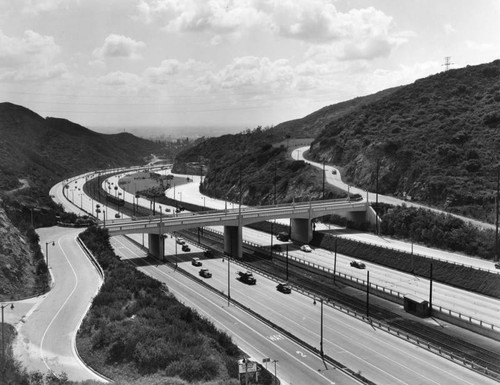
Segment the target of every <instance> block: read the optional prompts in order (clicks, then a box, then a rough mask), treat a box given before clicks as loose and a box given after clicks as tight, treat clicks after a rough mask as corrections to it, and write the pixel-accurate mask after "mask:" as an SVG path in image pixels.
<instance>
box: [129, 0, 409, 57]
mask: <svg viewBox="0 0 500 385" xmlns="http://www.w3.org/2000/svg"><path fill="white" fill-rule="evenodd" d="M137 9H138V12H139V14H140V16H141V19H142V20H143V21H145V22H147V23H158V24H159V25H161V26H162V27H163V28H164V29H165V30H167V31H169V32H175V33H184V32H191V33H208V34H209V39H208V41H209V43H210V44H212V45H219V44H221V42H222V41H223V40H224V38H225V37H227V36H231V37H236V38H238V37H241V36H243V35H244V34H245V33H248V32H249V31H251V30H252V29H253V28H259V31H264V32H267V33H268V34H274V35H275V36H280V37H282V38H285V39H291V40H297V41H303V42H307V43H308V44H311V43H312V44H314V45H332V44H338V43H341V44H342V47H341V51H342V52H343V53H342V54H341V55H339V56H341V58H342V59H344V60H358V59H371V58H375V57H380V56H387V55H388V54H389V53H390V52H391V50H393V49H394V48H396V47H397V46H398V45H400V44H402V43H403V42H405V41H406V39H405V38H404V37H403V36H401V33H399V36H398V35H397V34H396V33H395V32H394V31H393V21H392V17H390V16H388V15H386V14H385V13H384V12H382V11H380V10H377V9H375V8H373V7H368V8H363V9H351V10H349V11H348V12H341V11H339V10H337V8H336V7H335V5H334V4H333V3H332V2H331V1H330V0H206V1H196V0H183V1H177V0H140V3H139V5H138V8H137Z"/></svg>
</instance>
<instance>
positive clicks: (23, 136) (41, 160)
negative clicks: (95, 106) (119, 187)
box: [0, 103, 161, 191]
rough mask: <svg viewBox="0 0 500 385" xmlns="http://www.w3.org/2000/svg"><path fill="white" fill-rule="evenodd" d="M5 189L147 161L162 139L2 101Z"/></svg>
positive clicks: (0, 165)
mask: <svg viewBox="0 0 500 385" xmlns="http://www.w3.org/2000/svg"><path fill="white" fill-rule="evenodd" d="M0 136H1V137H2V141H1V142H0V173H1V174H0V175H1V177H0V191H1V190H11V189H14V188H16V187H18V186H19V184H20V182H19V179H26V180H27V181H28V183H29V184H30V186H37V187H39V188H42V189H44V190H46V191H48V188H50V186H52V185H53V184H55V183H57V182H59V181H61V180H62V179H64V178H66V177H68V176H72V175H78V174H80V173H82V172H85V171H87V170H98V169H103V168H112V167H116V166H127V165H137V164H144V163H145V161H146V159H147V157H148V156H149V155H150V154H151V153H158V152H160V151H161V146H160V145H158V144H157V143H154V142H151V141H148V140H145V139H140V138H137V137H135V136H133V135H131V134H128V133H120V134H114V135H105V134H99V133H96V132H94V131H91V130H89V129H87V128H85V127H82V126H80V125H78V124H75V123H72V122H70V121H68V120H65V119H58V118H46V119H44V118H42V117H41V116H39V115H37V114H36V113H34V112H33V111H30V110H28V109H27V108H24V107H22V106H18V105H14V104H11V103H0Z"/></svg>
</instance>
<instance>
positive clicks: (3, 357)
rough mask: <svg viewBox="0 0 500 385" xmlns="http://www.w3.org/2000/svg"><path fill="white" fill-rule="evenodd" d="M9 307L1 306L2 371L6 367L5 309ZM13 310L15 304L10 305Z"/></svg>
mask: <svg viewBox="0 0 500 385" xmlns="http://www.w3.org/2000/svg"><path fill="white" fill-rule="evenodd" d="M7 306H9V305H1V308H2V370H3V368H4V367H5V336H4V331H3V325H4V320H3V309H5V308H6V307H7ZM10 308H11V310H12V309H14V304H13V303H11V304H10Z"/></svg>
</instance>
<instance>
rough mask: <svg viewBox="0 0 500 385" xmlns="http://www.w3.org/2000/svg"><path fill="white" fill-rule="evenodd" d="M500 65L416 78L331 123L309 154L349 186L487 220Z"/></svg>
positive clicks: (497, 138)
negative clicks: (331, 166) (337, 171)
mask: <svg viewBox="0 0 500 385" xmlns="http://www.w3.org/2000/svg"><path fill="white" fill-rule="evenodd" d="M499 128H500V60H496V61H494V62H492V63H489V64H482V65H478V66H468V67H466V68H462V69H456V70H449V71H446V72H442V73H439V74H437V75H433V76H429V77H427V78H424V79H420V80H417V81H416V82H415V83H413V84H410V85H407V86H404V87H400V88H399V89H397V90H395V91H394V92H392V93H390V94H388V95H386V96H384V97H383V98H381V99H379V100H377V101H374V102H372V103H370V104H365V105H363V106H360V107H358V108H356V109H355V110H353V111H352V112H350V113H348V114H345V115H344V116H341V117H339V118H336V119H333V120H331V121H330V122H329V123H328V124H327V125H326V126H325V129H324V130H323V131H322V132H321V133H320V134H319V135H318V136H317V138H316V139H315V141H314V142H313V143H312V145H311V151H310V153H309V156H310V158H311V159H314V160H320V159H321V160H326V161H327V162H329V163H331V164H334V165H338V166H340V167H341V168H342V169H343V175H344V176H345V177H346V179H347V180H348V182H350V183H352V184H355V185H358V186H360V187H362V188H365V189H368V190H371V191H374V190H375V182H376V174H377V172H376V171H377V164H378V167H379V191H380V192H381V193H384V194H389V195H391V194H392V195H396V196H403V195H404V194H405V193H406V194H407V195H409V196H410V197H411V198H412V199H413V200H418V201H421V202H424V203H427V204H431V205H435V206H437V207H441V208H446V209H448V210H450V211H454V212H457V213H461V214H465V215H475V216H476V217H479V218H480V219H485V218H486V217H487V216H488V215H490V221H492V220H493V219H492V218H491V215H492V213H493V204H494V196H495V193H496V183H497V171H498V165H499V161H500V158H499V150H500V130H499Z"/></svg>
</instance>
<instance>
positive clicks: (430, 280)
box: [429, 263, 432, 316]
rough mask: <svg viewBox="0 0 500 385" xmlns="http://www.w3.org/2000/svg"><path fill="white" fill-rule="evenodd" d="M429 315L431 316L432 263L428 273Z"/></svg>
mask: <svg viewBox="0 0 500 385" xmlns="http://www.w3.org/2000/svg"><path fill="white" fill-rule="evenodd" d="M429 316H432V263H431V271H430V274H429Z"/></svg>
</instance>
